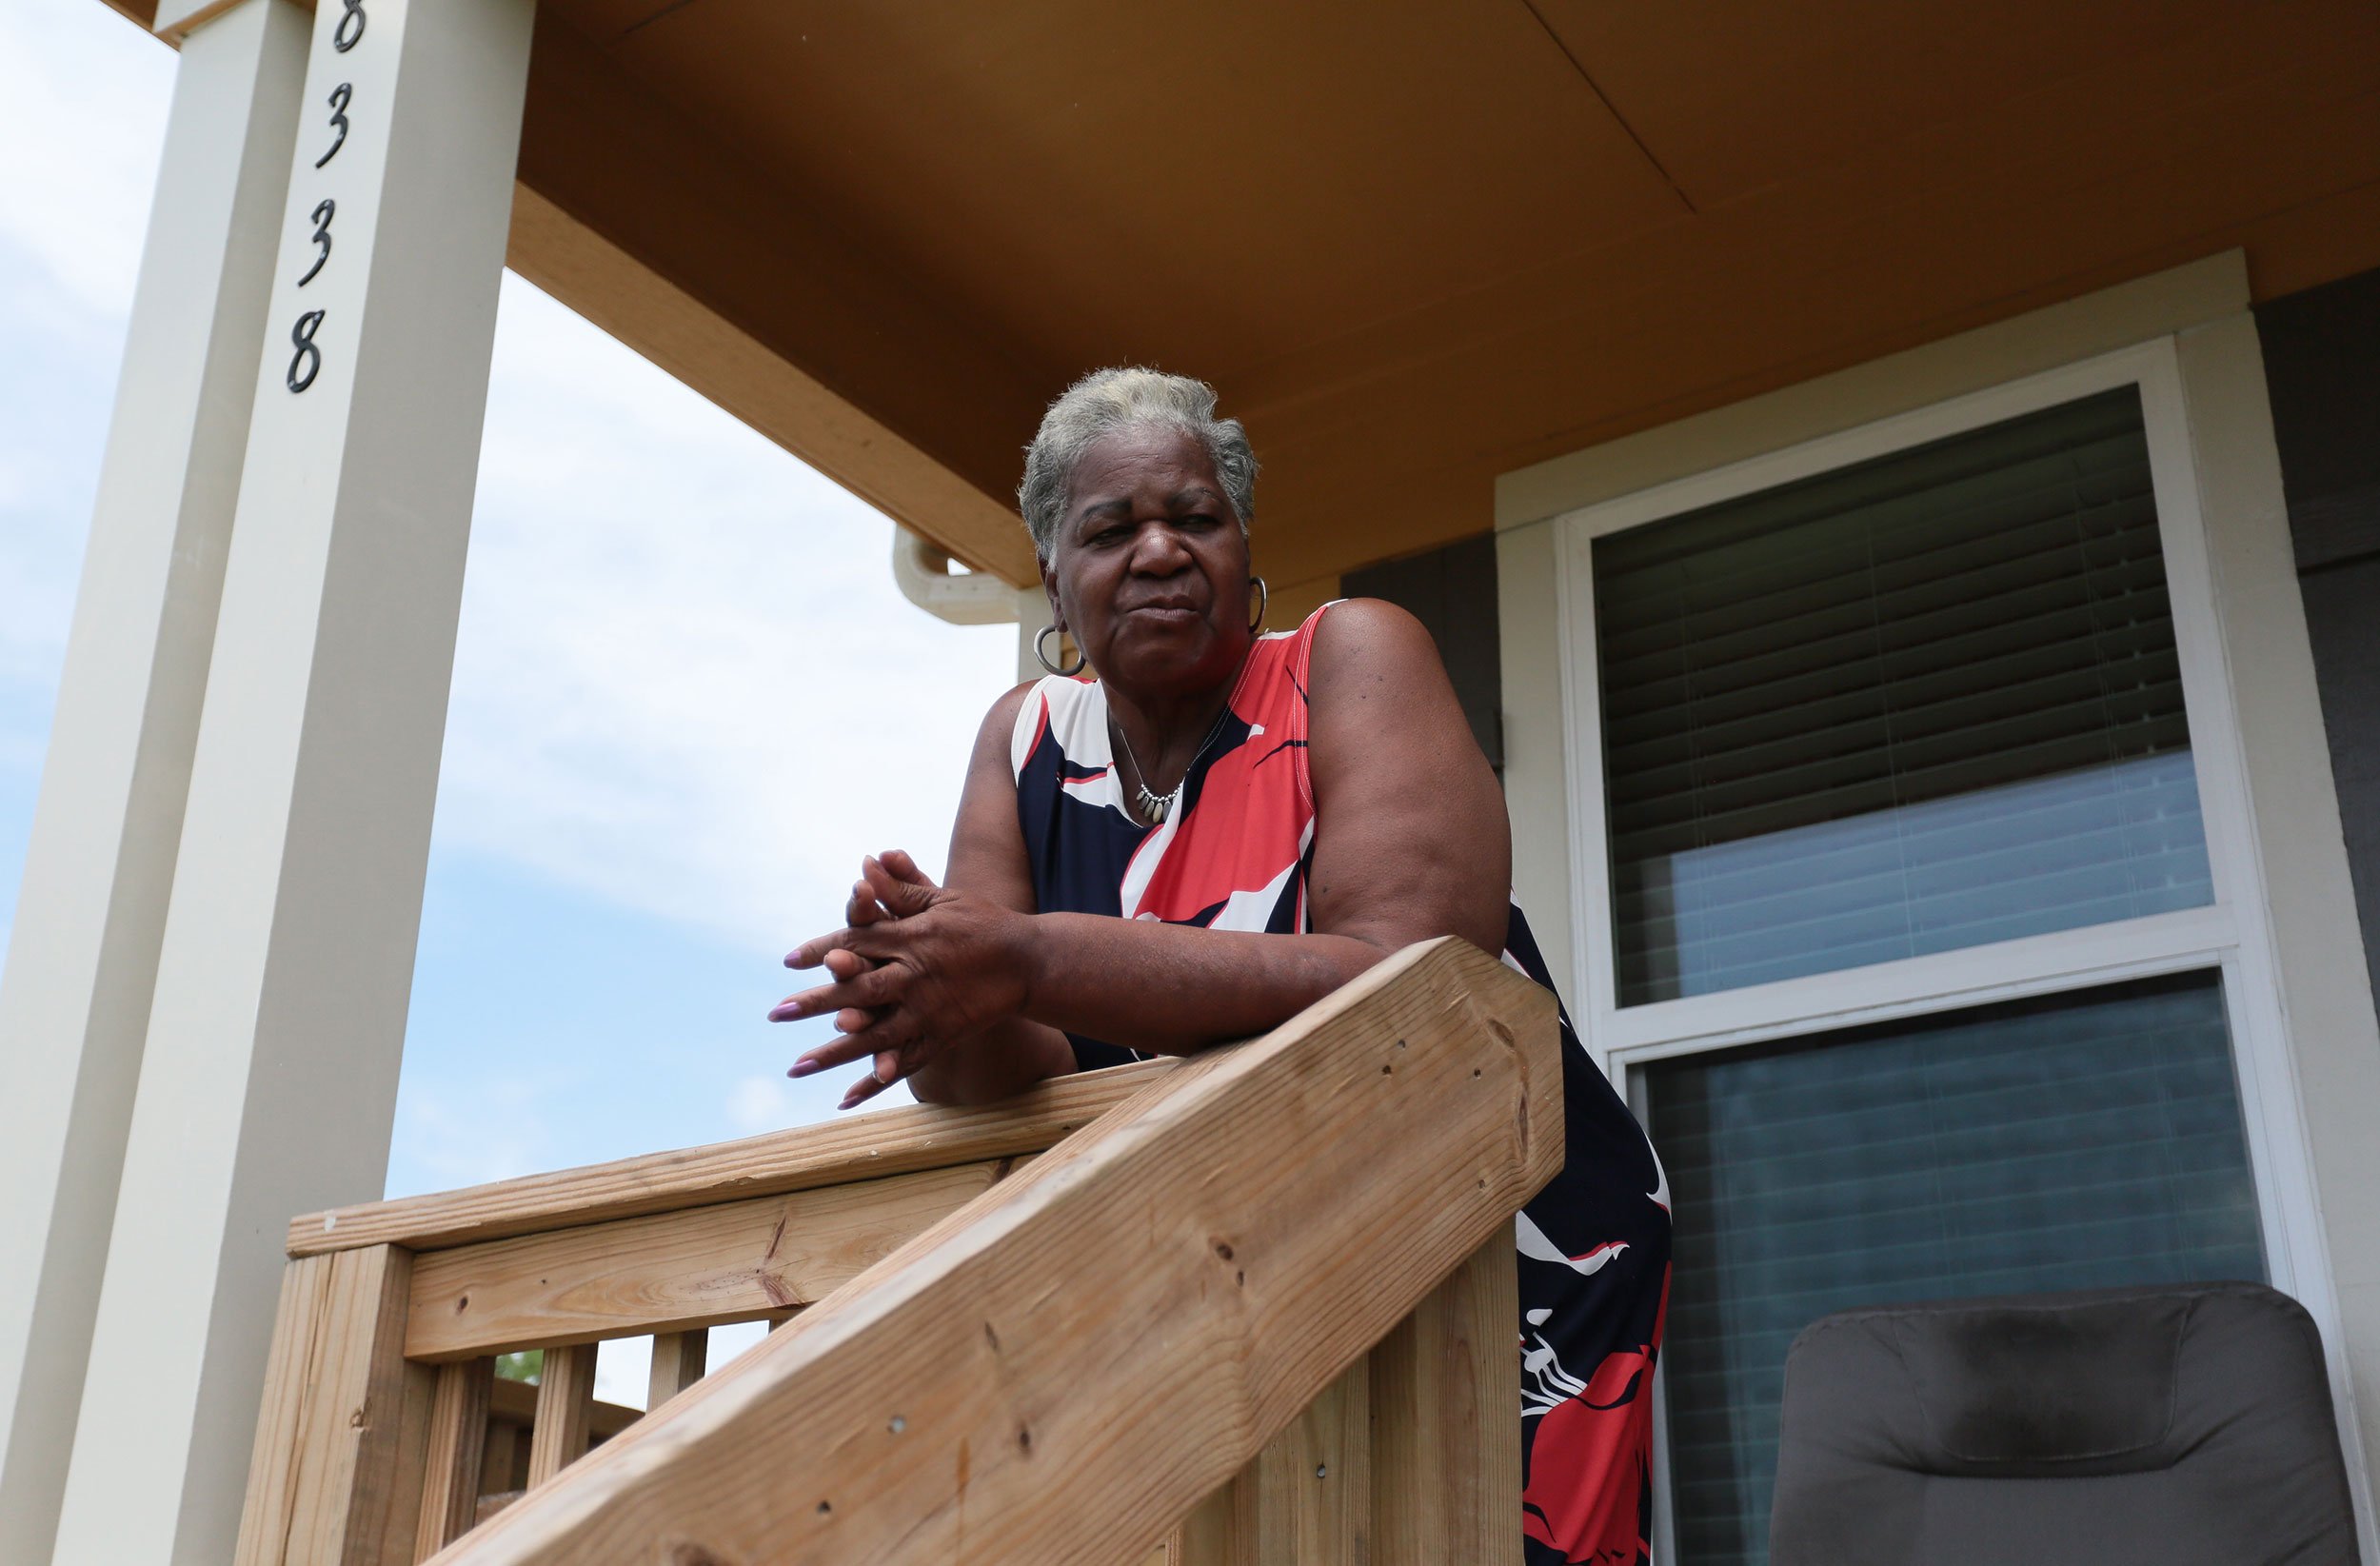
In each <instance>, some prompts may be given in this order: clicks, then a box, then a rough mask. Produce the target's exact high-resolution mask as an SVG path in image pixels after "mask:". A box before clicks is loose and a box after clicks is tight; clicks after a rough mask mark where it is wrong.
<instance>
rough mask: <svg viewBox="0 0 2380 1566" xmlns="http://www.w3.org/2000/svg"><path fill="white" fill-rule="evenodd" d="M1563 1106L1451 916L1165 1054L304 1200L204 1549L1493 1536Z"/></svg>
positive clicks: (517, 1549) (777, 1552)
mask: <svg viewBox="0 0 2380 1566" xmlns="http://www.w3.org/2000/svg"><path fill="white" fill-rule="evenodd" d="M1561 1121H1562V1110H1561V1062H1560V1059H1559V1055H1558V1050H1557V1043H1556V1030H1555V1026H1554V1018H1553V1002H1552V999H1551V997H1550V996H1549V995H1548V994H1547V993H1546V992H1545V991H1543V990H1542V989H1540V988H1538V987H1537V986H1536V985H1534V984H1531V983H1530V982H1528V981H1526V980H1525V979H1522V978H1520V977H1519V976H1517V975H1516V974H1514V973H1512V972H1511V971H1510V970H1508V969H1506V968H1504V967H1502V966H1501V965H1499V964H1497V962H1495V961H1493V960H1491V959H1489V958H1487V957H1486V956H1484V955H1483V954H1481V953H1480V952H1478V950H1476V949H1475V948H1472V947H1470V946H1468V945H1466V944H1464V943H1462V942H1454V941H1444V942H1432V943H1428V944H1425V945H1421V946H1417V947H1414V948H1412V949H1410V950H1408V951H1406V952H1403V953H1400V954H1399V955H1398V956H1397V957H1396V958H1394V959H1392V960H1390V961H1387V962H1385V963H1382V964H1381V965H1380V966H1379V967H1378V968H1376V969H1375V970H1373V971H1372V972H1371V973H1369V974H1367V975H1365V976H1364V977H1363V978H1362V979H1360V980H1359V981H1356V982H1355V983H1353V984H1351V985H1349V986H1347V987H1346V988H1345V989H1344V990H1342V991H1341V992H1339V994H1337V995H1335V996H1333V997H1331V998H1329V999H1328V1000H1326V1001H1323V1002H1321V1003H1320V1004H1319V1005H1317V1006H1315V1007H1313V1008H1312V1009H1310V1010H1309V1011H1307V1012H1306V1013H1305V1014H1303V1015H1302V1016H1300V1017H1299V1018H1297V1019H1295V1020H1293V1021H1291V1022H1289V1023H1288V1024H1286V1025H1284V1026H1283V1027H1281V1028H1279V1029H1278V1030H1276V1031H1275V1032H1274V1033H1272V1034H1270V1035H1268V1036H1266V1037H1264V1038H1262V1039H1258V1040H1253V1041H1248V1042H1245V1043H1242V1044H1239V1045H1234V1046H1231V1047H1228V1048H1225V1049H1220V1050H1215V1051H1212V1052H1209V1053H1207V1054H1205V1055H1201V1056H1200V1057H1198V1058H1196V1059H1194V1060H1191V1061H1180V1062H1163V1063H1152V1064H1148V1065H1142V1066H1132V1067H1125V1068H1121V1069H1119V1070H1116V1071H1111V1072H1102V1073H1096V1074H1090V1075H1086V1076H1083V1077H1080V1078H1075V1079H1069V1080H1063V1081H1060V1082H1054V1083H1050V1084H1046V1085H1044V1086H1043V1087H1041V1088H1040V1089H1037V1090H1036V1091H1035V1092H1033V1093H1031V1094H1027V1095H1024V1096H1021V1098H1020V1099H1018V1100H1012V1101H1011V1102H1009V1103H1007V1104H1003V1105H995V1106H990V1107H988V1108H982V1109H970V1110H959V1109H947V1108H931V1107H921V1108H914V1109H901V1110H890V1111H882V1112H878V1113H874V1114H869V1115H864V1116H859V1117H854V1118H851V1119H848V1120H842V1121H839V1122H836V1123H834V1124H831V1125H825V1126H816V1127H805V1128H802V1129H800V1130H796V1131H790V1132H783V1133H779V1134H776V1135H774V1136H770V1137H762V1138H753V1139H749V1140H745V1141H743V1142H736V1143H728V1144H724V1145H722V1146H718V1147H710V1148H698V1149H692V1150H689V1151H686V1152H683V1153H672V1154H664V1155H658V1156H656V1157H653V1158H648V1159H638V1160H623V1161H621V1162H618V1163H613V1164H607V1165H602V1166H598V1167H595V1168H590V1169H583V1170H573V1171H566V1172H564V1173H561V1174H556V1175H546V1176H538V1177H533V1178H531V1179H524V1180H514V1181H506V1182H504V1183H502V1184H500V1185H494V1186H483V1187H480V1188H477V1189H475V1190H471V1191H464V1192H454V1193H446V1194H442V1195H439V1196H432V1197H422V1198H411V1199H404V1200H400V1201H392V1202H381V1203H373V1204H369V1205H367V1206H361V1207H352V1208H346V1209H341V1210H339V1211H338V1212H336V1213H334V1214H316V1215H312V1216H309V1217H307V1218H304V1219H298V1220H297V1221H296V1222H295V1223H294V1224H293V1225H292V1227H291V1236H290V1249H291V1259H290V1262H289V1267H288V1276H287V1278H286V1279H285V1282H284V1287H283V1297H282V1307H281V1317H280V1321H279V1323H278V1325H277V1327H276V1331H275V1338H274V1347H273V1355H272V1359H271V1363H270V1366H269V1367H268V1385H267V1389H266V1397H265V1407H264V1410H263V1414H262V1417H261V1418H260V1422H259V1432H258V1439H257V1448H256V1452H257V1457H256V1466H255V1470H254V1472H253V1474H252V1476H251V1479H250V1484H249V1492H248V1507H247V1510H246V1512H245V1514H244V1516H243V1521H242V1530H241V1540H240V1549H239V1554H238V1556H237V1557H236V1559H237V1561H238V1562H239V1566H296V1563H298V1562H314V1561H340V1562H349V1563H354V1566H367V1563H369V1566H404V1563H409V1562H413V1561H417V1560H420V1559H423V1558H426V1557H428V1556H431V1555H432V1554H433V1552H435V1551H436V1550H437V1548H438V1546H439V1545H440V1544H442V1543H443V1542H444V1541H446V1540H447V1539H454V1540H455V1542H454V1543H452V1544H451V1545H449V1546H447V1547H446V1549H445V1551H444V1552H443V1553H439V1554H437V1555H436V1558H437V1559H438V1560H439V1561H441V1562H447V1563H459V1562H472V1563H482V1566H492V1563H495V1562H507V1563H509V1562H520V1563H527V1562H561V1561H572V1562H578V1561H592V1562H602V1561H615V1560H616V1561H620V1562H624V1563H625V1562H629V1561H635V1562H639V1563H644V1562H652V1561H664V1562H668V1563H669V1566H762V1563H764V1562H777V1561H783V1562H791V1561H796V1560H800V1561H805V1562H820V1563H826V1562H838V1561H852V1562H858V1561H869V1562H878V1561H890V1562H900V1561H917V1562H920V1563H922V1562H925V1561H929V1560H930V1561H933V1562H935V1563H937V1566H941V1563H942V1562H945V1561H962V1560H963V1561H972V1562H977V1563H984V1562H1018V1563H1023V1562H1028V1561H1029V1562H1035V1563H1039V1562H1044V1561H1072V1560H1081V1561H1085V1562H1090V1561H1100V1562H1104V1563H1107V1566H1139V1563H1140V1560H1141V1558H1142V1557H1143V1556H1146V1555H1147V1550H1148V1547H1149V1546H1150V1545H1151V1544H1153V1543H1155V1542H1157V1541H1159V1540H1160V1539H1165V1538H1168V1537H1170V1542H1169V1543H1168V1544H1167V1549H1166V1555H1165V1558H1166V1559H1167V1560H1169V1561H1172V1562H1174V1563H1175V1566H1227V1563H1228V1566H1274V1563H1275V1562H1279V1563H1280V1566H1287V1563H1289V1562H1291V1561H1296V1562H1298V1563H1299V1566H1314V1563H1316V1562H1353V1561H1357V1560H1360V1559H1363V1558H1365V1552H1366V1550H1367V1548H1368V1551H1369V1559H1370V1560H1372V1561H1373V1562H1375V1563H1377V1566H1421V1563H1423V1562H1432V1561H1440V1560H1456V1559H1459V1560H1464V1561H1478V1562H1482V1563H1484V1562H1486V1561H1489V1560H1491V1559H1501V1558H1503V1557H1505V1556H1512V1557H1513V1558H1516V1559H1517V1537H1518V1510H1517V1509H1518V1498H1519V1448H1518V1439H1517V1423H1516V1421H1515V1418H1514V1415H1513V1410H1514V1409H1515V1408H1516V1407H1517V1401H1518V1397H1519V1389H1518V1380H1517V1375H1518V1361H1517V1356H1516V1354H1515V1351H1514V1329H1515V1326H1516V1318H1517V1304H1516V1303H1515V1301H1514V1298H1513V1288H1514V1271H1513V1251H1512V1243H1511V1238H1510V1230H1509V1227H1508V1224H1509V1219H1510V1215H1511V1214H1512V1212H1513V1211H1514V1210H1515V1209H1516V1208H1517V1207H1518V1206H1519V1205H1520V1203H1521V1202H1522V1201H1524V1200H1525V1199H1527V1198H1528V1197H1529V1196H1531V1195H1533V1194H1534V1193H1535V1192H1536V1191H1537V1189H1538V1188H1539V1187H1540V1186H1541V1185H1542V1184H1543V1183H1544V1181H1545V1180H1546V1179H1550V1178H1551V1177H1552V1175H1553V1173H1554V1171H1555V1169H1556V1168H1557V1166H1558V1164H1559V1160H1560V1158H1561V1145H1562V1144H1561V1136H1562V1129H1561ZM1070 1133H1072V1134H1071V1135H1070ZM1045 1149H1047V1150H1048V1151H1043V1150H1045ZM1036 1154H1039V1155H1040V1156H1039V1157H1035V1156H1034V1155H1036ZM752 1318H766V1319H768V1320H770V1321H772V1322H775V1323H777V1324H778V1325H779V1326H780V1327H781V1328H782V1330H779V1331H776V1332H775V1333H773V1334H772V1335H771V1336H770V1337H769V1338H767V1339H766V1340H765V1341H764V1342H763V1343H762V1344H761V1345H760V1346H758V1347H757V1348H755V1349H754V1350H752V1351H751V1352H749V1353H747V1354H745V1355H744V1357H743V1358H739V1359H738V1360H736V1361H735V1362H734V1363H732V1364H730V1365H729V1366H727V1367H725V1368H724V1369H722V1370H720V1371H717V1372H715V1373H714V1374H712V1375H711V1376H709V1377H708V1378H701V1376H702V1372H703V1369H704V1358H705V1355H704V1350H703V1347H702V1341H703V1333H702V1330H701V1329H702V1328H703V1327H704V1325H706V1324H712V1323H718V1322H724V1321H731V1320H739V1319H752ZM645 1333H654V1334H657V1335H658V1336H657V1337H656V1339H655V1343H656V1358H655V1364H654V1371H653V1376H652V1386H653V1392H652V1401H653V1403H654V1405H655V1410H656V1411H655V1412H653V1413H651V1414H649V1415H646V1416H645V1417H642V1418H638V1419H635V1421H634V1422H633V1423H630V1424H628V1425H627V1426H626V1428H625V1429H624V1430H623V1429H619V1417H618V1414H617V1413H616V1412H615V1414H614V1416H613V1417H612V1418H611V1420H610V1423H609V1425H608V1426H604V1425H603V1422H602V1416H601V1414H600V1412H599V1410H600V1408H601V1407H605V1406H607V1405H594V1404H592V1403H591V1400H590V1399H591V1397H592V1375H593V1357H594V1345H595V1344H596V1343H597V1342H599V1341H602V1340H605V1339H609V1338H623V1337H630V1336H637V1335H641V1334H645ZM526 1347H541V1348H544V1349H545V1350H546V1354H547V1358H546V1364H547V1367H548V1376H547V1380H548V1381H549V1382H550V1383H551V1384H550V1385H546V1386H543V1387H541V1388H540V1389H539V1391H538V1393H537V1397H536V1401H537V1413H536V1418H535V1421H534V1424H533V1425H532V1426H531V1428H530V1431H529V1435H530V1436H531V1437H534V1438H533V1440H532V1439H524V1438H523V1429H522V1426H521V1425H520V1423H519V1420H518V1412H517V1409H516V1410H515V1411H514V1412H513V1413H512V1414H511V1415H510V1416H509V1419H510V1422H507V1421H506V1417H502V1416H500V1415H499V1414H498V1413H497V1412H496V1411H495V1410H493V1409H491V1406H490V1400H489V1394H490V1387H489V1382H488V1374H489V1370H490V1367H491V1365H492V1363H493V1361H492V1360H491V1359H490V1358H489V1356H490V1355H492V1354H494V1353H497V1352H501V1351H504V1350H506V1349H510V1348H526ZM698 1378H700V1379H698ZM682 1389H683V1390H682ZM498 1390H501V1389H498ZM508 1396H512V1397H514V1398H515V1399H516V1400H517V1398H518V1396H519V1395H518V1394H517V1392H516V1393H513V1394H508ZM498 1400H499V1401H501V1400H502V1399H501V1398H499V1399H498ZM590 1410H598V1412H595V1413H592V1414H591V1413H590ZM590 1419H592V1420H593V1421H594V1422H593V1423H592V1424H590ZM599 1427H600V1428H599ZM614 1430H616V1431H617V1432H618V1433H617V1434H613V1435H611V1436H610V1438H609V1439H608V1440H606V1441H605V1442H604V1443H603V1444H602V1445H600V1446H599V1447H597V1449H596V1450H595V1451H594V1452H593V1453H592V1454H591V1455H588V1456H585V1457H581V1456H580V1454H581V1453H582V1452H583V1451H584V1450H585V1446H586V1444H587V1442H588V1440H589V1438H590V1437H603V1436H605V1434H606V1433H607V1432H608V1431H614ZM525 1452H526V1454H527V1456H528V1457H529V1458H530V1459H531V1460H530V1461H529V1463H528V1464H527V1467H526V1471H525V1470H524V1469H523V1468H522V1467H521V1466H520V1463H519V1458H520V1457H521V1455H522V1454H523V1453H525ZM524 1472H526V1475H527V1478H526V1484H527V1491H526V1497H525V1498H520V1499H518V1500H515V1498H514V1493H515V1492H517V1491H518V1490H519V1489H520V1488H521V1486H522V1485H523V1483H524V1482H525V1480H524V1478H523V1477H522V1476H523V1474H524ZM1235 1476H1237V1477H1235ZM491 1513H493V1514H494V1515H493V1516H490V1514H491ZM475 1518H476V1519H486V1520H480V1521H479V1522H478V1525H477V1526H476V1527H473V1526H472V1522H473V1520H474V1519H475ZM1367 1529H1368V1530H1369V1534H1368V1538H1367V1533H1366V1530H1367ZM463 1530H468V1531H463ZM458 1532H460V1533H461V1536H460V1537H459V1538H458V1537H457V1534H458Z"/></svg>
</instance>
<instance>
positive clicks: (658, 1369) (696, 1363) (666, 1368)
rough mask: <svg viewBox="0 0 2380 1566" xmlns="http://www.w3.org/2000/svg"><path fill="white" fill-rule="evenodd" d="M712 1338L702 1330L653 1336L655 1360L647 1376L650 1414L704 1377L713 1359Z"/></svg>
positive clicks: (646, 1405)
mask: <svg viewBox="0 0 2380 1566" xmlns="http://www.w3.org/2000/svg"><path fill="white" fill-rule="evenodd" d="M710 1347H711V1335H710V1334H709V1333H708V1332H706V1331H704V1329H703V1328H701V1327H695V1328H692V1329H690V1330H688V1331H685V1332H657V1333H655V1334H654V1335H653V1361H652V1365H651V1367H650V1368H649V1369H648V1370H647V1371H646V1372H645V1408H646V1409H647V1410H648V1411H649V1410H652V1409H656V1408H659V1407H661V1405H662V1404H664V1403H665V1402H667V1401H669V1399H670V1398H675V1397H676V1396H677V1395H678V1394H679V1393H681V1392H684V1390H685V1389H686V1388H688V1387H690V1386H692V1385H693V1384H694V1383H695V1382H697V1381H699V1380H701V1379H702V1378H703V1372H704V1368H705V1367H706V1366H707V1364H708V1362H709V1359H710Z"/></svg>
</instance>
